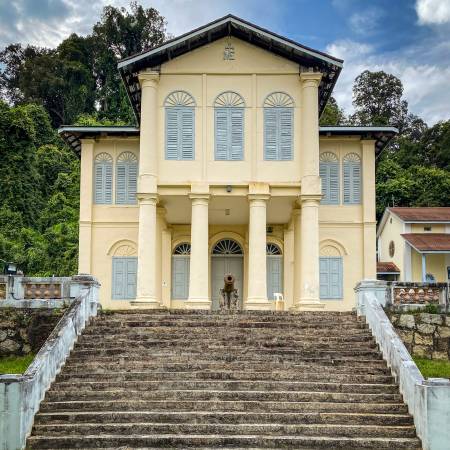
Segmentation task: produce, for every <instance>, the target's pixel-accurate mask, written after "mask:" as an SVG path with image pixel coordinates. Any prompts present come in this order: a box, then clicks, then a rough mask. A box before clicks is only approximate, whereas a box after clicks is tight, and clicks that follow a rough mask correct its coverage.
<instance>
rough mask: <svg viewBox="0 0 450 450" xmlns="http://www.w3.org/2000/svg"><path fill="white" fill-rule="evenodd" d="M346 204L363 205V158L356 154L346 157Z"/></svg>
mask: <svg viewBox="0 0 450 450" xmlns="http://www.w3.org/2000/svg"><path fill="white" fill-rule="evenodd" d="M343 172H344V175H343V178H344V204H346V205H351V204H357V203H361V158H360V157H359V156H358V155H357V154H356V153H348V154H347V155H345V157H344V169H343Z"/></svg>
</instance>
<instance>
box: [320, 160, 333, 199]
mask: <svg viewBox="0 0 450 450" xmlns="http://www.w3.org/2000/svg"><path fill="white" fill-rule="evenodd" d="M319 175H320V179H321V180H322V203H324V204H328V202H329V200H330V172H329V170H328V163H326V162H321V163H319Z"/></svg>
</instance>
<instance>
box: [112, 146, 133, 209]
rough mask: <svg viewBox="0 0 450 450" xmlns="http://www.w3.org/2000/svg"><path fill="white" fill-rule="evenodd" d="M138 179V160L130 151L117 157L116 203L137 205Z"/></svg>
mask: <svg viewBox="0 0 450 450" xmlns="http://www.w3.org/2000/svg"><path fill="white" fill-rule="evenodd" d="M137 177H138V159H137V156H136V155H135V154H134V153H133V152H130V151H124V152H122V153H121V154H120V155H119V156H118V157H117V163H116V203H117V204H135V203H136V191H137Z"/></svg>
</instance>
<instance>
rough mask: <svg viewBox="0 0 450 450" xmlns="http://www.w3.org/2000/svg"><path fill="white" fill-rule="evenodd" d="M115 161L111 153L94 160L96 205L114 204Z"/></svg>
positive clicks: (102, 154) (103, 153) (99, 155)
mask: <svg viewBox="0 0 450 450" xmlns="http://www.w3.org/2000/svg"><path fill="white" fill-rule="evenodd" d="M112 183H113V159H112V156H111V155H110V154H109V153H106V152H102V153H99V154H98V155H97V156H96V157H95V160H94V203H96V204H100V205H101V204H111V203H112Z"/></svg>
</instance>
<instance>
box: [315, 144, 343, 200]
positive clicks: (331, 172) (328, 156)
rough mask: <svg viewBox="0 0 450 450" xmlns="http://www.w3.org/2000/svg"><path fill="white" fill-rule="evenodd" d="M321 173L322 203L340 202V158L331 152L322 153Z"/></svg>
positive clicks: (320, 161)
mask: <svg viewBox="0 0 450 450" xmlns="http://www.w3.org/2000/svg"><path fill="white" fill-rule="evenodd" d="M319 173H320V178H321V180H322V195H323V197H322V203H323V204H325V205H338V204H339V160H338V157H337V156H336V155H335V154H334V153H331V152H324V153H321V154H320V160H319Z"/></svg>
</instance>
